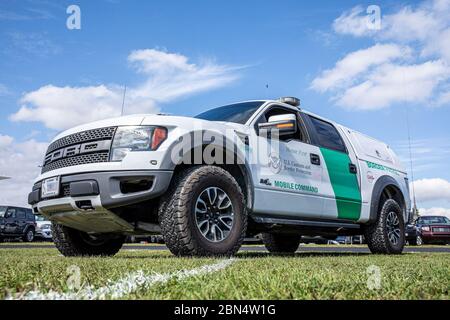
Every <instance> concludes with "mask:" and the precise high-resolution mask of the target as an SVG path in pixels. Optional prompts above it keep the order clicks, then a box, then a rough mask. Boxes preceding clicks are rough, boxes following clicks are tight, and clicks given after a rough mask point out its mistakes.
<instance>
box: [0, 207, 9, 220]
mask: <svg viewBox="0 0 450 320" xmlns="http://www.w3.org/2000/svg"><path fill="white" fill-rule="evenodd" d="M6 209H8V207H0V218H3V217H4V216H5V212H6Z"/></svg>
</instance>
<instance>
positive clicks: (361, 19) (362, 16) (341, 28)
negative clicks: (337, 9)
mask: <svg viewBox="0 0 450 320" xmlns="http://www.w3.org/2000/svg"><path fill="white" fill-rule="evenodd" d="M367 24H368V19H367V15H366V9H365V8H363V7H362V6H356V7H354V8H352V9H351V10H348V11H345V12H343V13H342V14H341V15H340V16H339V17H338V18H336V20H334V22H333V29H334V31H335V32H336V33H340V34H349V35H353V36H355V37H362V36H366V35H369V34H372V33H373V32H374V31H373V30H371V29H369V28H368V26H367Z"/></svg>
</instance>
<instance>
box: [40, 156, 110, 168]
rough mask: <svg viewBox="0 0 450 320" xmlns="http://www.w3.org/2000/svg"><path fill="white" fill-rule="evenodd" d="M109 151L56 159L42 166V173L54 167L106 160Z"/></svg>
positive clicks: (107, 159)
mask: <svg viewBox="0 0 450 320" xmlns="http://www.w3.org/2000/svg"><path fill="white" fill-rule="evenodd" d="M108 161H109V152H98V153H89V154H83V155H78V156H74V157H70V158H64V159H60V160H56V161H54V162H51V163H49V164H46V165H45V166H43V167H42V173H45V172H49V171H52V170H56V169H61V168H66V167H73V166H78V165H81V164H89V163H99V162H108Z"/></svg>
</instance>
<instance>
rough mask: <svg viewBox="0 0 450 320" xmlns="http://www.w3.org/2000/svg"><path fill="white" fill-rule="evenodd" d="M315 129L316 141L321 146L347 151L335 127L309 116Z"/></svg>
mask: <svg viewBox="0 0 450 320" xmlns="http://www.w3.org/2000/svg"><path fill="white" fill-rule="evenodd" d="M309 118H310V119H311V123H312V125H313V126H314V130H315V131H316V136H317V140H318V143H319V145H320V146H321V147H323V148H327V149H331V150H335V151H340V152H344V153H347V148H346V147H345V143H344V141H343V140H342V138H341V135H340V134H339V132H338V131H337V130H336V128H335V127H334V126H333V125H332V124H331V123H329V122H326V121H323V120H320V119H317V118H315V117H311V116H309Z"/></svg>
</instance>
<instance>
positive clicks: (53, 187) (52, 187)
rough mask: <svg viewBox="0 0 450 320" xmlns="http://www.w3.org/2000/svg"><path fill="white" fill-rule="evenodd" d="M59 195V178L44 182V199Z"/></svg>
mask: <svg viewBox="0 0 450 320" xmlns="http://www.w3.org/2000/svg"><path fill="white" fill-rule="evenodd" d="M57 195H59V177H53V178H48V179H45V180H44V181H43V182H42V190H41V196H42V198H49V197H55V196H57Z"/></svg>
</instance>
